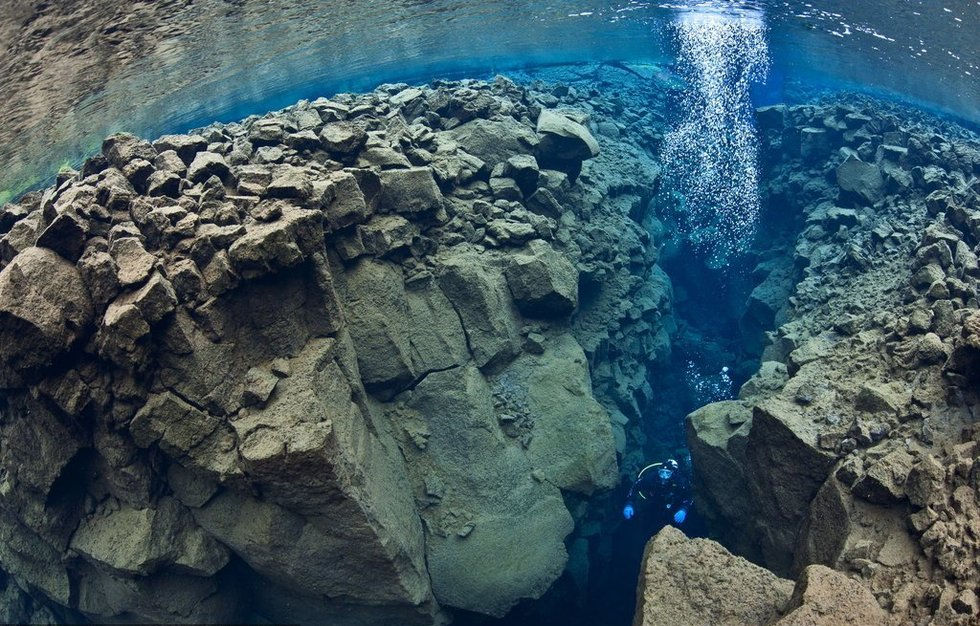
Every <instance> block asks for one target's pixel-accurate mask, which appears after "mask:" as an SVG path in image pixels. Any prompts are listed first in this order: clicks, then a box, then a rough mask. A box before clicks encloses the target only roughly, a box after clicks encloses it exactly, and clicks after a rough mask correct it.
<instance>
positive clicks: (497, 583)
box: [398, 365, 573, 617]
mask: <svg viewBox="0 0 980 626" xmlns="http://www.w3.org/2000/svg"><path fill="white" fill-rule="evenodd" d="M398 399H399V400H404V403H405V408H406V411H403V412H401V413H400V414H399V416H398V419H399V420H400V421H399V423H400V425H402V426H403V427H410V428H413V429H414V430H416V431H424V432H425V433H427V434H426V436H425V438H424V443H422V441H421V440H420V441H419V443H416V444H408V445H405V446H403V449H404V452H405V454H406V456H407V458H408V460H409V472H410V473H411V474H412V476H413V479H414V481H415V483H416V485H418V487H417V489H418V490H419V492H420V493H419V495H418V496H417V498H420V499H424V500H425V501H428V502H429V503H430V506H427V507H425V508H423V509H422V511H421V514H422V516H423V519H424V520H425V523H426V528H427V529H428V531H429V533H428V536H427V538H426V561H427V563H428V566H429V575H430V576H431V578H432V589H433V592H434V593H435V596H436V599H437V600H438V601H439V602H440V603H441V604H444V605H447V606H452V607H457V608H461V609H466V610H468V611H476V612H479V613H484V614H487V615H492V616H495V617H503V616H504V615H505V614H506V613H507V612H508V611H509V610H510V609H511V608H512V607H513V606H514V605H515V604H517V602H519V601H520V600H521V599H523V598H537V597H540V596H541V595H542V594H543V593H544V592H545V591H547V590H548V588H549V587H550V586H551V584H552V583H553V582H554V581H555V580H556V579H557V578H558V577H559V576H560V575H561V573H562V571H563V570H564V568H565V562H566V560H567V558H568V557H567V553H566V551H565V545H564V540H565V537H566V536H567V535H568V534H569V533H570V532H571V531H572V527H573V522H572V518H571V516H570V515H569V513H568V511H567V510H566V509H565V505H564V503H563V501H562V497H561V492H560V491H559V490H558V489H557V487H555V486H554V485H552V484H550V483H549V482H547V481H544V480H540V479H538V478H535V477H533V476H532V472H533V468H532V466H531V463H530V462H529V460H528V458H527V457H526V456H525V454H524V452H523V450H522V449H521V446H520V444H519V443H518V442H517V441H514V440H513V439H510V438H509V437H507V436H506V435H505V434H504V432H503V431H502V429H501V427H500V425H499V422H498V414H497V412H496V411H495V409H494V405H493V394H492V387H491V386H488V384H487V382H486V380H485V379H484V378H483V376H482V375H481V374H480V372H479V371H478V370H477V369H476V368H475V367H473V366H472V365H465V366H463V367H457V368H453V369H450V370H446V371H444V372H434V373H432V374H429V375H428V376H426V377H425V379H424V380H423V381H422V382H420V383H419V384H418V386H416V387H415V388H414V389H413V390H412V391H410V392H406V393H405V394H402V395H401V396H399V397H398ZM420 444H421V445H420ZM508 563H509V564H519V565H515V566H513V567H503V566H501V564H508Z"/></svg>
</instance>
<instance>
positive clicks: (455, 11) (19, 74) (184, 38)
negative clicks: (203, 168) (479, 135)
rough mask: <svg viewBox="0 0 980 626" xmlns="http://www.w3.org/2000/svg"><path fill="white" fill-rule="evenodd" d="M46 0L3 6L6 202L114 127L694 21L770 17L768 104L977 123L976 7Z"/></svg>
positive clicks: (574, 51)
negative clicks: (821, 98) (798, 93)
mask: <svg viewBox="0 0 980 626" xmlns="http://www.w3.org/2000/svg"><path fill="white" fill-rule="evenodd" d="M36 4H37V3H34V2H29V1H28V0H14V1H12V2H10V3H5V6H4V7H3V8H0V41H5V42H6V44H5V45H6V50H5V51H4V53H3V56H2V57H0V85H3V88H4V92H5V93H6V94H8V96H7V97H6V98H4V99H3V102H0V199H2V197H3V196H10V195H11V194H14V193H17V192H20V191H23V190H24V189H25V188H27V187H31V186H37V185H39V184H40V183H42V182H44V181H45V180H47V179H48V178H49V177H50V176H51V175H52V174H53V173H54V172H55V171H56V170H57V168H58V167H59V166H60V165H61V164H63V163H66V162H67V163H77V162H79V161H80V160H82V159H83V158H84V157H85V156H87V155H89V154H91V153H93V152H94V151H95V150H96V149H97V147H98V145H99V142H100V141H101V138H102V137H104V136H105V135H107V134H109V133H111V132H114V131H117V130H121V129H127V130H131V131H135V132H138V133H140V134H143V135H146V136H157V135H160V134H163V133H166V132H178V131H182V130H186V129H189V128H193V127H196V126H200V125H202V124H206V123H208V122H211V121H214V120H225V121H228V120H234V119H239V118H242V117H244V116H246V115H248V114H252V113H259V112H264V111H268V110H271V109H275V108H279V107H281V106H284V105H286V104H289V103H291V102H294V101H296V100H298V99H300V98H308V97H315V96H319V95H329V94H332V93H336V92H339V91H345V90H362V89H365V88H369V87H373V86H374V85H376V84H378V83H380V82H384V81H407V82H415V81H423V82H424V81H428V80H429V79H431V78H434V77H454V76H480V75H484V74H487V73H494V72H503V71H507V70H512V69H515V68H522V67H528V66H538V65H543V64H556V63H569V62H583V61H609V60H626V61H633V62H645V63H650V62H654V63H663V64H666V65H667V66H669V65H670V64H672V63H673V62H674V61H675V60H676V55H677V48H676V41H675V39H674V37H673V36H672V33H671V27H672V24H674V23H675V22H676V21H677V20H678V16H679V15H682V14H684V13H700V14H704V13H711V12H728V13H737V14H742V15H751V16H754V17H753V19H758V20H760V21H761V22H762V23H763V24H764V25H765V27H766V39H767V42H768V45H769V48H770V52H771V59H772V65H771V69H770V78H771V81H770V82H769V84H768V87H764V88H762V89H760V90H759V95H762V96H764V97H766V98H768V99H779V98H780V97H781V96H782V94H781V92H782V91H783V86H784V85H786V84H788V83H790V82H792V83H796V84H799V83H804V84H808V85H811V86H815V87H822V88H826V87H830V88H841V87H847V88H860V89H863V90H871V91H877V92H880V93H883V94H888V95H890V96H891V97H895V98H900V99H905V100H909V101H914V102H917V103H919V104H920V105H922V106H925V107H929V108H932V109H935V110H937V111H942V112H945V113H947V114H949V115H952V116H955V117H957V118H959V119H962V120H966V121H968V122H972V123H976V122H978V121H980V104H978V102H980V84H978V78H980V51H978V44H977V37H976V24H977V23H980V2H977V1H976V0H946V2H937V1H932V0H876V1H862V2H854V1H853V0H823V1H814V2H802V1H800V0H793V1H776V0H773V1H757V2H752V3H745V2H728V1H725V0H712V1H695V0H674V1H673V2H648V1H639V0H628V1H622V0H620V1H601V0H530V1H525V0H499V1H492V2H491V1H485V2H469V1H465V0H396V1H392V0H356V1H352V0H346V1H342V0H270V1H267V2H252V1H250V0H201V1H198V2H193V3H191V2H183V1H182V0H166V1H163V2H156V3H148V4H146V5H142V4H141V5H138V6H136V7H132V6H131V5H130V4H129V3H120V2H94V1H91V0H81V1H79V2H74V3H47V4H43V5H37V6H35V5H36ZM127 12H129V13H128V14H127Z"/></svg>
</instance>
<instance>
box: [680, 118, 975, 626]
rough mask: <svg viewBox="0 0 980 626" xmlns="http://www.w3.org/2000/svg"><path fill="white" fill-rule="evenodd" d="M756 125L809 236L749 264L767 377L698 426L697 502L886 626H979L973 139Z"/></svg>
mask: <svg viewBox="0 0 980 626" xmlns="http://www.w3.org/2000/svg"><path fill="white" fill-rule="evenodd" d="M758 119H759V122H760V125H761V127H762V134H763V137H764V138H765V141H767V143H768V147H767V155H766V156H767V158H768V161H769V167H770V168H771V169H772V174H771V176H770V179H769V183H768V190H767V191H768V203H769V205H770V211H773V213H774V214H779V213H784V214H798V215H800V221H799V236H798V237H796V238H795V241H794V242H793V244H792V247H791V249H790V250H787V251H786V252H783V253H780V252H779V251H778V250H776V251H770V252H769V253H767V254H763V255H762V257H763V259H764V260H763V261H762V263H760V265H759V266H758V267H757V268H756V271H755V275H756V276H757V277H759V278H760V283H759V285H758V287H757V288H756V289H755V291H754V292H753V294H752V297H751V298H750V302H749V304H748V306H747V312H746V317H745V318H744V319H743V329H748V330H752V329H755V331H761V329H763V328H765V326H766V324H770V325H771V326H770V328H775V330H774V331H772V332H770V333H769V336H768V339H767V341H766V342H765V344H766V345H765V346H764V349H762V350H761V352H762V357H761V358H762V365H761V368H760V369H759V371H758V373H757V374H756V375H755V376H754V377H753V378H752V379H751V380H750V381H749V382H748V383H747V384H746V385H745V386H744V387H743V388H742V391H741V394H740V396H739V399H738V400H734V401H730V402H722V403H717V404H712V405H708V406H706V407H704V408H702V409H700V410H698V411H696V412H695V413H694V414H692V415H691V416H690V418H689V422H688V432H689V442H690V445H691V453H692V456H693V459H694V464H695V468H696V473H697V482H698V496H699V498H700V499H699V506H700V507H701V510H702V511H704V512H705V513H706V514H707V515H708V516H709V517H710V518H711V519H712V520H713V528H714V529H716V530H717V531H718V536H719V538H721V539H722V540H723V541H724V543H725V544H726V545H727V546H729V547H731V548H732V549H733V550H735V551H737V552H738V553H740V554H743V555H746V556H748V557H749V558H751V559H753V560H755V561H757V562H759V563H763V564H765V565H766V566H767V567H769V568H770V569H772V570H773V571H775V572H776V573H778V574H780V575H795V574H796V573H798V572H800V571H801V570H803V569H804V568H807V567H808V566H811V567H812V566H813V565H814V564H822V565H826V566H829V567H832V568H834V569H836V570H839V571H841V572H845V573H847V574H848V575H849V576H851V577H853V578H855V579H856V580H859V581H861V583H862V584H863V585H864V586H865V587H866V588H867V589H870V590H871V591H872V592H873V594H874V597H875V598H876V599H877V601H878V603H879V604H880V605H881V607H883V608H884V609H885V610H886V611H887V612H888V620H889V621H891V622H894V623H924V622H923V620H929V619H932V620H933V622H931V623H942V624H971V623H976V621H977V620H978V619H980V603H978V599H977V589H978V585H980V567H978V557H980V553H978V548H980V534H978V531H977V529H978V528H980V509H978V498H980V425H978V423H977V421H976V410H977V405H978V397H977V384H976V383H977V380H978V375H980V370H978V369H977V367H978V363H980V362H978V361H977V355H978V354H980V353H978V346H980V343H978V337H977V333H978V332H980V330H978V329H980V304H978V299H977V288H978V279H980V266H978V261H977V254H978V251H980V231H978V230H977V228H978V225H980V188H978V184H977V181H978V175H980V150H978V144H977V143H976V142H975V141H969V140H966V139H960V138H957V137H953V136H949V135H945V134H941V133H940V132H939V131H937V130H935V129H934V128H931V127H929V126H927V125H925V124H920V123H914V122H910V121H903V120H902V118H900V117H899V116H898V115H896V114H890V113H889V112H888V110H887V108H884V105H881V104H880V103H870V104H867V103H860V102H859V103H857V104H855V103H853V102H844V103H829V104H826V105H821V106H791V107H787V106H774V107H767V108H764V109H761V110H760V111H759V113H758ZM780 255H782V256H780ZM787 260H789V261H790V262H787ZM806 623H808V622H806Z"/></svg>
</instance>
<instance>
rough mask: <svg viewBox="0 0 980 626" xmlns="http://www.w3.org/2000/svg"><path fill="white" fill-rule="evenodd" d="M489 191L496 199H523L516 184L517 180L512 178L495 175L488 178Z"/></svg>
mask: <svg viewBox="0 0 980 626" xmlns="http://www.w3.org/2000/svg"><path fill="white" fill-rule="evenodd" d="M490 191H492V192H493V197H494V198H497V199H498V200H510V201H513V202H520V201H521V200H523V199H524V194H523V193H521V188H520V187H518V186H517V181H515V180H514V179H513V178H502V177H495V178H491V179H490Z"/></svg>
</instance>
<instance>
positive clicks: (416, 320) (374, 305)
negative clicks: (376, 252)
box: [344, 259, 467, 397]
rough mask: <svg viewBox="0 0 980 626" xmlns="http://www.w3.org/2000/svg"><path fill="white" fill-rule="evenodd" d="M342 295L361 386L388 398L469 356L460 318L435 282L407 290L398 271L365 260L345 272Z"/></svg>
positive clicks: (388, 265)
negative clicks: (418, 380)
mask: <svg viewBox="0 0 980 626" xmlns="http://www.w3.org/2000/svg"><path fill="white" fill-rule="evenodd" d="M344 299H345V300H346V302H347V307H346V308H347V314H348V319H349V322H350V333H351V339H352V340H353V342H354V347H355V348H356V350H357V360H358V367H359V369H360V372H361V378H362V380H363V381H364V385H365V386H366V387H367V388H368V389H369V390H372V391H377V392H378V393H380V394H381V395H382V396H384V397H390V396H391V395H394V394H395V393H397V392H399V391H401V390H402V389H404V388H406V387H407V386H408V385H409V384H411V383H413V382H415V381H416V380H417V379H419V378H421V377H422V376H424V375H425V374H426V373H428V372H431V371H435V370H444V369H446V368H448V367H452V366H455V365H460V364H461V363H463V362H464V361H465V360H466V359H467V352H466V338H465V336H464V334H463V328H462V326H461V325H460V322H459V317H458V316H457V315H456V312H455V311H454V310H453V308H452V306H451V305H450V303H449V300H447V299H446V296H445V295H444V294H443V293H442V291H441V290H440V289H439V288H438V287H437V286H436V285H435V284H433V283H430V284H429V285H428V286H426V287H424V288H421V289H412V290H406V288H405V284H404V279H403V278H402V275H401V271H400V270H399V269H398V268H397V266H394V265H392V264H390V263H385V262H381V261H375V260H371V259H365V260H362V261H360V262H358V263H357V264H356V265H355V266H354V267H353V268H351V270H350V271H349V272H348V273H347V274H346V280H345V289H344Z"/></svg>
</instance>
